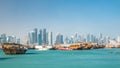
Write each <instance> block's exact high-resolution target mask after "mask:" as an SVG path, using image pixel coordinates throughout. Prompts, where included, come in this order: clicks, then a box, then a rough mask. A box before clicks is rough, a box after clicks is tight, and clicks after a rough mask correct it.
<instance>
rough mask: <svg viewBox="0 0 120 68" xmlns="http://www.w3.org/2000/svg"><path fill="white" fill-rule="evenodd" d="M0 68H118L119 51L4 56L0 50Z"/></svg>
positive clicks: (101, 50) (32, 53) (105, 50)
mask: <svg viewBox="0 0 120 68" xmlns="http://www.w3.org/2000/svg"><path fill="white" fill-rule="evenodd" d="M0 68H120V49H98V50H82V51H81V50H79V51H58V50H55V51H53V50H51V51H35V50H28V51H27V54H24V55H5V54H4V53H3V52H2V50H0Z"/></svg>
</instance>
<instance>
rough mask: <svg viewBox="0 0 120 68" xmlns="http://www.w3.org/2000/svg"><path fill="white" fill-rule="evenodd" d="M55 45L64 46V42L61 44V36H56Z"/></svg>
mask: <svg viewBox="0 0 120 68" xmlns="http://www.w3.org/2000/svg"><path fill="white" fill-rule="evenodd" d="M55 44H64V42H63V35H61V34H58V35H57V36H56V41H55Z"/></svg>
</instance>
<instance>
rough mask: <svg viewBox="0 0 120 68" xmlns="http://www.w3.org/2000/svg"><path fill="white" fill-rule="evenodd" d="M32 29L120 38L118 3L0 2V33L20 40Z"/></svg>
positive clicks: (99, 0) (101, 0) (79, 0)
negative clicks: (15, 36)
mask: <svg viewBox="0 0 120 68" xmlns="http://www.w3.org/2000/svg"><path fill="white" fill-rule="evenodd" d="M34 28H38V29H40V28H47V29H48V31H53V32H55V33H58V32H60V33H62V34H74V33H75V32H79V33H82V34H86V33H92V34H95V33H103V34H105V35H120V0H0V34H2V33H7V35H12V34H13V35H17V36H20V37H22V36H24V35H27V33H28V32H29V31H31V30H32V29H34Z"/></svg>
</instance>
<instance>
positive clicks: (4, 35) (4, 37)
mask: <svg viewBox="0 0 120 68" xmlns="http://www.w3.org/2000/svg"><path fill="white" fill-rule="evenodd" d="M6 39H7V37H6V34H5V33H4V34H2V35H1V42H2V43H3V42H6Z"/></svg>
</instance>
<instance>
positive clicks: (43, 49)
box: [35, 45, 52, 51]
mask: <svg viewBox="0 0 120 68" xmlns="http://www.w3.org/2000/svg"><path fill="white" fill-rule="evenodd" d="M51 48H52V46H38V45H37V46H35V49H36V50H40V51H46V50H50V49H51Z"/></svg>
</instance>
